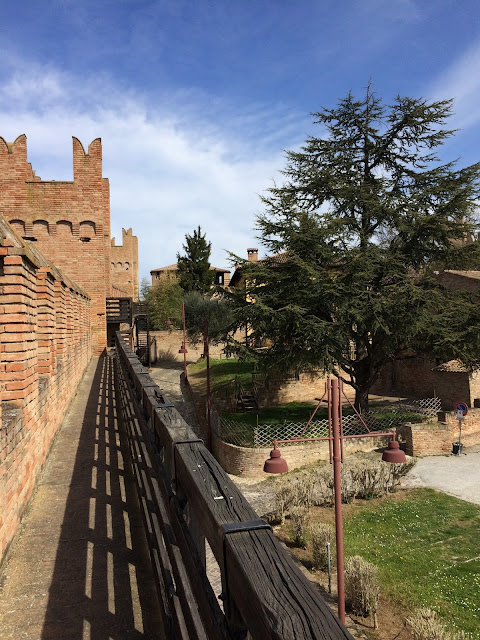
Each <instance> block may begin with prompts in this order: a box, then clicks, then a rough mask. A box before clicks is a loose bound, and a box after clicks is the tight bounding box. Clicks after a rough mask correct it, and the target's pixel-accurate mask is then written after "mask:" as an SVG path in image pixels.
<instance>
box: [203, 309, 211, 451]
mask: <svg viewBox="0 0 480 640" xmlns="http://www.w3.org/2000/svg"><path fill="white" fill-rule="evenodd" d="M203 340H204V342H203V345H204V346H203V349H204V353H205V356H206V358H207V422H208V443H209V447H210V449H211V438H212V424H211V415H212V398H211V394H210V340H209V336H208V320H207V318H205V321H204V323H203Z"/></svg>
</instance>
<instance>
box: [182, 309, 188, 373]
mask: <svg viewBox="0 0 480 640" xmlns="http://www.w3.org/2000/svg"><path fill="white" fill-rule="evenodd" d="M182 324H183V376H184V379H185V382H186V381H187V336H186V331H185V303H184V302H182Z"/></svg>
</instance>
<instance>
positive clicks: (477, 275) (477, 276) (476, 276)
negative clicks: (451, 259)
mask: <svg viewBox="0 0 480 640" xmlns="http://www.w3.org/2000/svg"><path fill="white" fill-rule="evenodd" d="M444 273H451V274H453V275H454V276H461V277H462V278H472V279H473V280H480V271H455V270H453V269H448V270H446V271H444Z"/></svg>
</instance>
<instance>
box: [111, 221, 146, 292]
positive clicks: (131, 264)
mask: <svg viewBox="0 0 480 640" xmlns="http://www.w3.org/2000/svg"><path fill="white" fill-rule="evenodd" d="M110 262H111V264H110V266H111V278H112V287H119V288H120V289H121V290H122V291H124V292H125V293H124V295H127V296H130V297H131V298H133V300H134V302H138V296H139V288H138V238H137V236H134V235H133V234H132V230H131V229H127V230H126V231H125V229H122V244H121V245H119V246H117V245H116V244H115V238H112V243H111V247H110Z"/></svg>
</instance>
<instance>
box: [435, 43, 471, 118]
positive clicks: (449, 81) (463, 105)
mask: <svg viewBox="0 0 480 640" xmlns="http://www.w3.org/2000/svg"><path fill="white" fill-rule="evenodd" d="M479 67H480V42H477V43H476V44H475V45H473V46H472V47H470V48H469V49H468V50H467V51H466V52H465V53H464V54H463V55H462V56H461V58H459V59H458V60H455V61H454V62H453V63H452V64H451V65H450V67H449V68H448V69H446V70H445V71H444V72H443V73H442V74H440V75H439V76H438V77H437V78H436V79H435V81H434V83H433V84H432V86H431V87H430V88H429V91H428V92H427V93H428V95H429V96H431V97H433V98H435V99H437V100H442V99H445V98H453V99H454V111H455V115H454V117H453V119H452V124H453V126H455V127H459V128H461V129H467V128H468V127H471V126H473V125H475V124H476V123H477V122H478V121H479V120H480V110H479V109H478V105H479V104H480V75H479V73H478V69H479Z"/></svg>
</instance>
